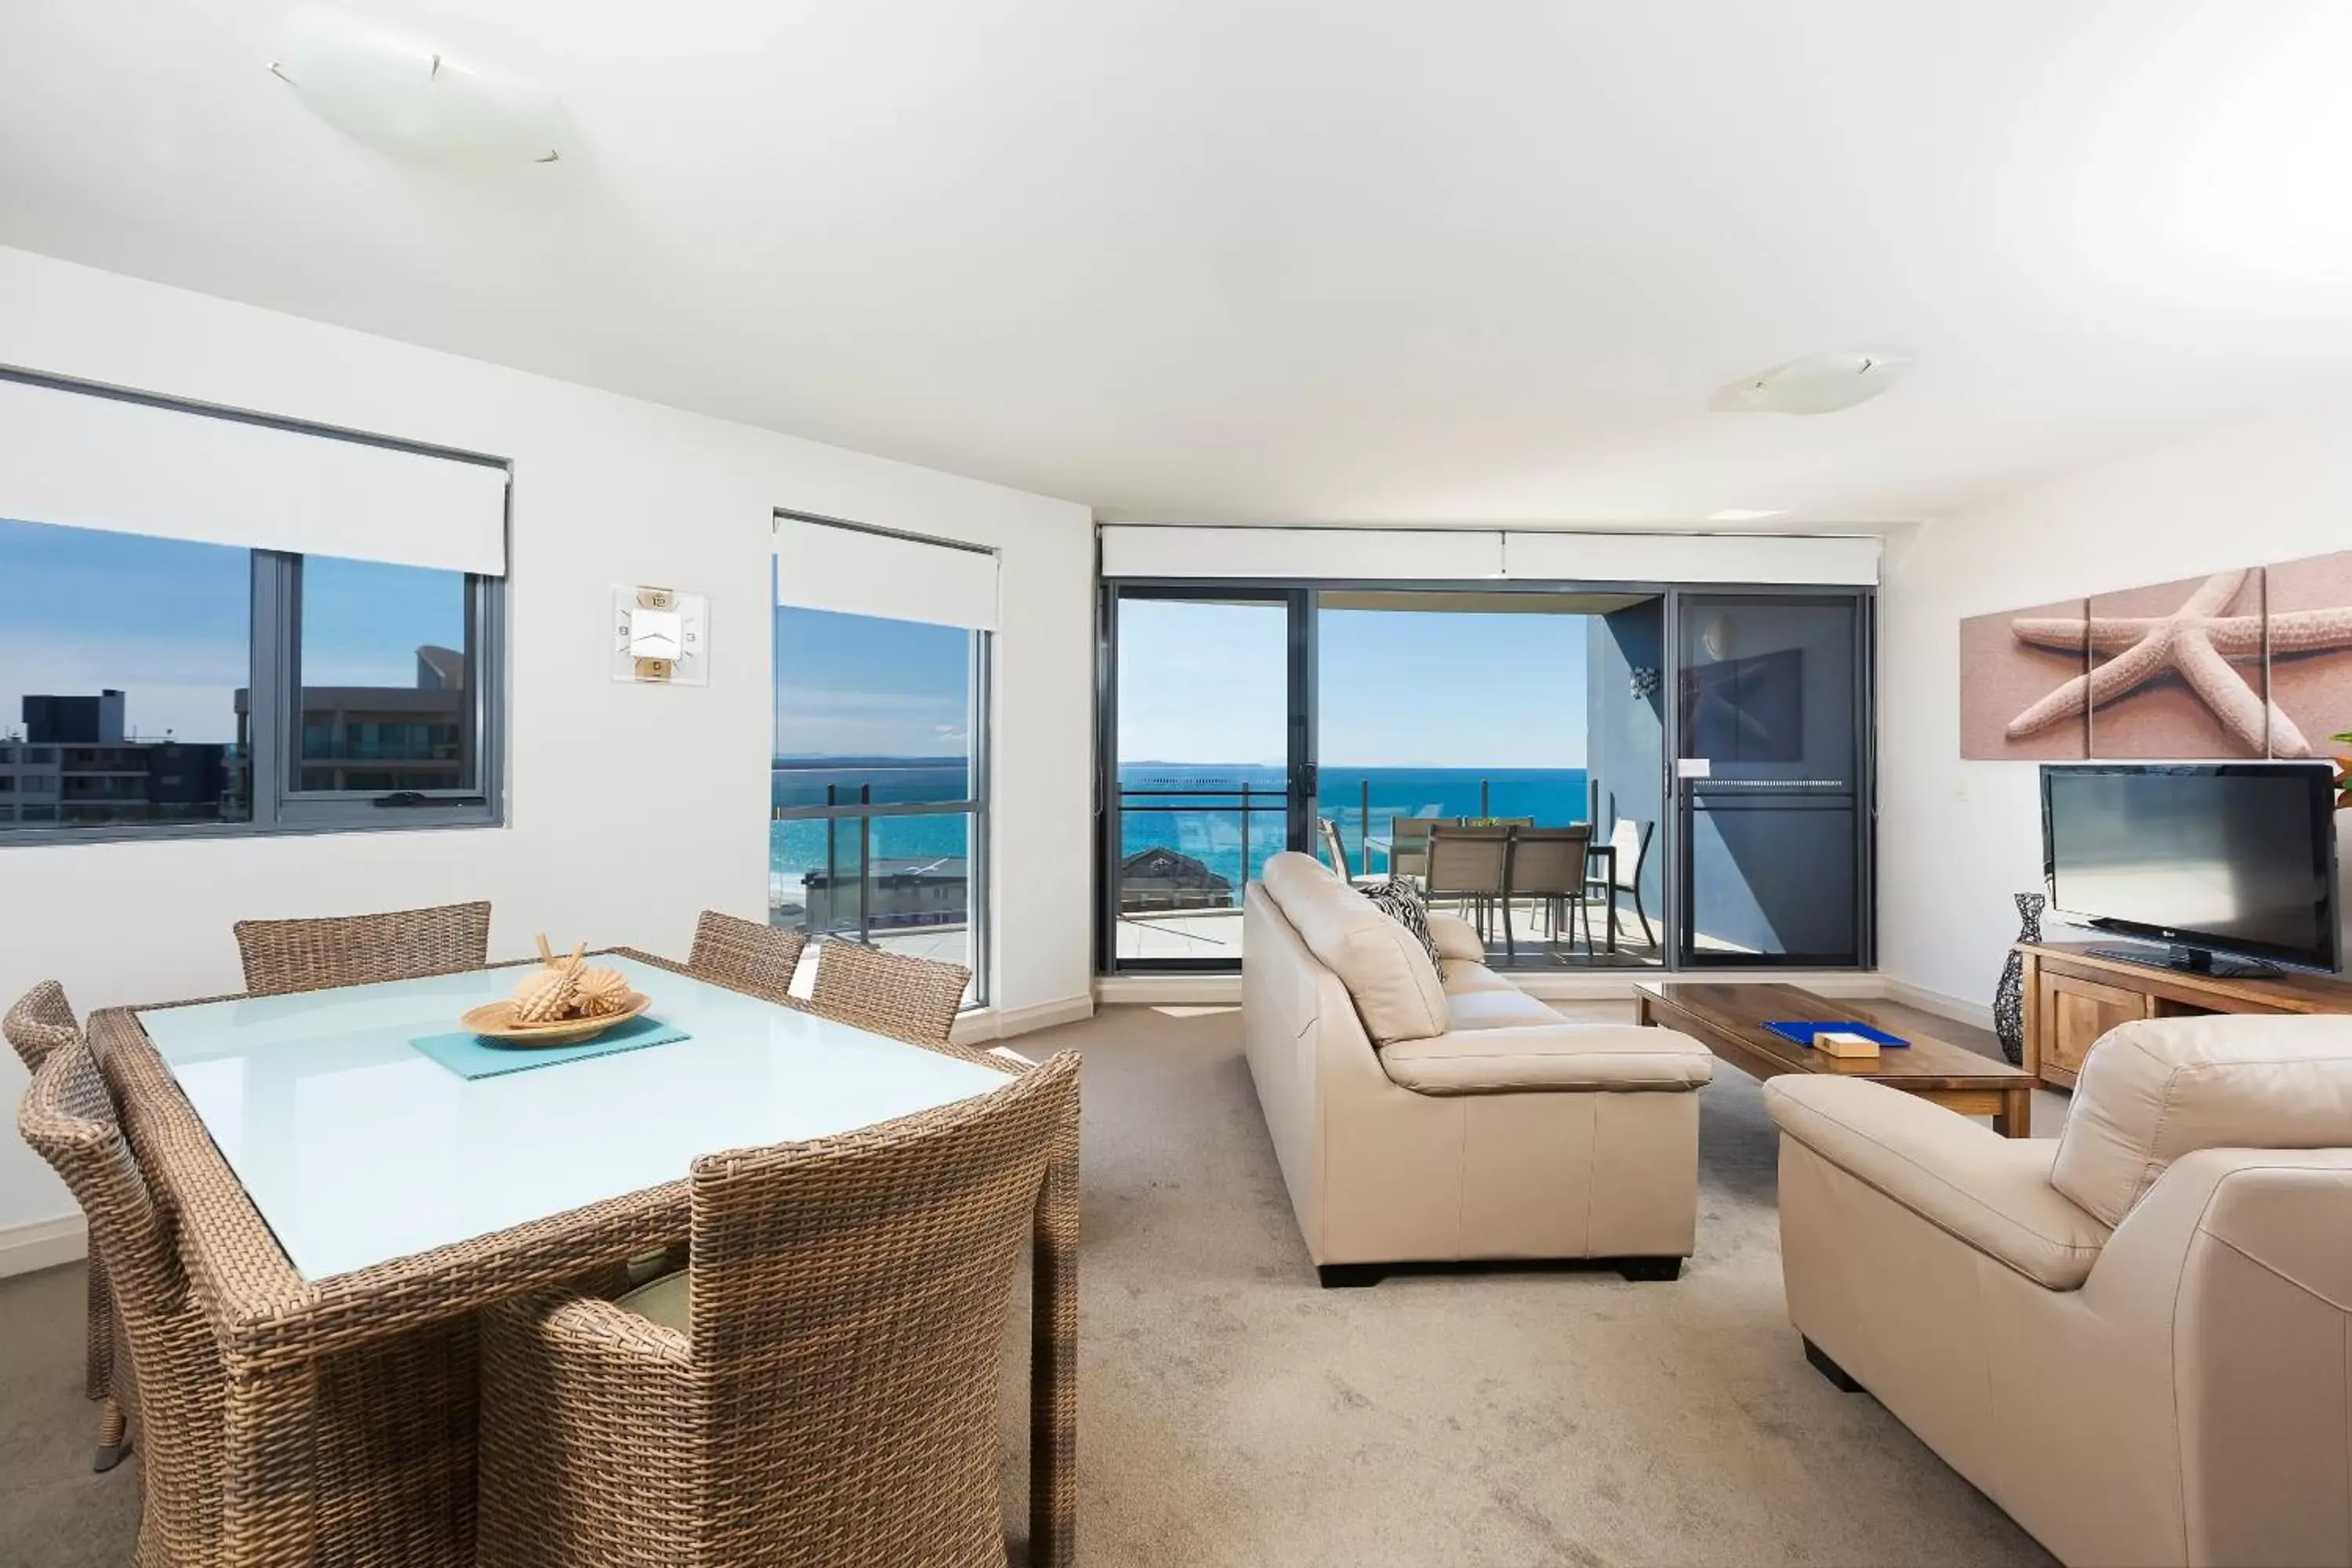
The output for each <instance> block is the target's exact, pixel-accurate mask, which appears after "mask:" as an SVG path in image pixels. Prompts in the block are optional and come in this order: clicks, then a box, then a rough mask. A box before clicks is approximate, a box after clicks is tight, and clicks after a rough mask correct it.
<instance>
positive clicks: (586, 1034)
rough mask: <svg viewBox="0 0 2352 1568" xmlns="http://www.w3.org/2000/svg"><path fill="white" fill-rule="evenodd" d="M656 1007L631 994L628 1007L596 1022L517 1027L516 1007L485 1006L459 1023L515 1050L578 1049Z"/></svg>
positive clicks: (570, 1020)
mask: <svg viewBox="0 0 2352 1568" xmlns="http://www.w3.org/2000/svg"><path fill="white" fill-rule="evenodd" d="M652 1005H653V999H652V998H651V997H649V996H647V995H646V994H645V993H644V992H642V991H632V992H630V993H629V1005H627V1006H625V1007H624V1008H622V1009H621V1010H620V1011H619V1012H617V1013H604V1014H601V1015H599V1016H596V1017H593V1018H557V1019H554V1020H553V1021H551V1022H549V1023H545V1024H518V1023H516V1022H515V1005H514V1004H513V1003H512V1002H511V1001H508V1002H486V1003H484V1004H483V1005H481V1006H479V1007H475V1008H471V1009H469V1010H468V1011H467V1013H466V1015H465V1016H463V1017H461V1018H459V1019H458V1020H457V1022H458V1023H460V1024H462V1025H464V1026H466V1027H467V1029H469V1030H471V1031H472V1032H473V1033H475V1034H477V1035H479V1036H481V1037H484V1038H485V1039H491V1040H504V1041H506V1042H507V1043H508V1044H509V1045H513V1046H576V1045H578V1044H580V1043H581V1042H582V1041H583V1040H593V1039H594V1038H595V1037H597V1036H599V1035H601V1034H603V1033H604V1031H605V1030H607V1029H609V1028H611V1027H613V1026H614V1025H615V1024H625V1023H627V1022H628V1021H629V1020H630V1019H632V1018H634V1017H635V1016H637V1015H638V1014H640V1013H643V1012H644V1011H645V1010H646V1008H648V1007H650V1006H652Z"/></svg>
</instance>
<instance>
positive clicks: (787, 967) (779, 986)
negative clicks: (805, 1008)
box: [686, 910, 808, 1002]
mask: <svg viewBox="0 0 2352 1568" xmlns="http://www.w3.org/2000/svg"><path fill="white" fill-rule="evenodd" d="M807 945H808V934H807V933H806V932H805V931H788V930H786V929H785V928H783V927H782V926H769V925H759V924H756V923H755V922H753V921H743V920H737V919H736V918H735V917H734V916H733V915H722V914H720V913H719V911H718V910H703V911H702V918H701V919H700V920H698V921H695V922H694V947H693V949H692V950H691V951H690V952H688V954H687V956H686V966H687V968H688V969H690V970H692V971H693V972H694V973H697V974H698V975H700V976H702V977H703V978H704V979H706V980H710V981H714V982H716V983H717V984H720V985H726V986H730V987H732V988H733V989H735V990H737V991H749V992H751V993H752V994H755V995H760V996H764V997H766V998H767V999H768V1000H770V1001H772V1002H782V1001H784V1000H786V999H787V998H789V997H790V996H791V995H792V991H793V970H794V969H795V968H797V967H799V965H800V962H801V950H802V949H803V948H804V947H806V946H807Z"/></svg>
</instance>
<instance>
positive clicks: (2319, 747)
mask: <svg viewBox="0 0 2352 1568" xmlns="http://www.w3.org/2000/svg"><path fill="white" fill-rule="evenodd" d="M2267 575H2268V581H2269V584H2270V586H2269V592H2268V595H2266V597H2267V599H2268V601H2269V605H2270V616H2269V622H2270V653H2271V703H2272V706H2273V714H2272V719H2271V724H2272V733H2271V755H2273V756H2274V757H2312V756H2321V757H2327V756H2337V755H2340V754H2342V753H2344V752H2347V750H2352V748H2347V747H2346V746H2343V745H2341V744H2334V743H2331V742H2329V740H2328V737H2329V736H2330V735H2340V734H2342V733H2343V732H2344V731H2347V730H2352V550H2345V551H2338V552H2336V553H2335V554H2333V555H2318V556H2313V557H2311V558H2310V559H2308V560H2304V561H2286V562H2282V563H2279V564H2278V565H2276V566H2273V567H2272V568H2271V569H2270V571H2269V573H2268V574H2267Z"/></svg>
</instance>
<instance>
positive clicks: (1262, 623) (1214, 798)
mask: <svg viewBox="0 0 2352 1568" xmlns="http://www.w3.org/2000/svg"><path fill="white" fill-rule="evenodd" d="M1295 597H1296V596H1295V595H1290V594H1287V593H1285V592H1281V591H1278V590H1277V591H1273V592H1267V593H1225V594H1218V595H1215V596H1213V597H1207V596H1199V595H1185V594H1181V593H1173V592H1167V591H1160V590H1124V589H1123V590H1120V591H1119V592H1118V593H1116V594H1115V595H1112V596H1111V599H1110V602H1109V605H1108V616H1109V617H1110V619H1109V624H1108V626H1107V627H1106V632H1107V637H1108V642H1109V644H1110V646H1111V647H1112V648H1114V649H1115V653H1114V655H1113V657H1112V658H1111V661H1110V668H1111V669H1112V671H1113V672H1114V673H1113V679H1111V680H1110V681H1109V682H1108V689H1106V691H1105V693H1104V695H1105V707H1106V710H1107V715H1106V716H1107V724H1106V729H1107V731H1108V742H1109V744H1108V748H1107V749H1108V752H1109V754H1110V756H1111V757H1112V758H1113V759H1114V762H1113V767H1112V770H1111V774H1110V778H1109V780H1108V788H1107V791H1106V795H1107V798H1106V800H1105V803H1104V804H1105V813H1104V817H1105V824H1106V838H1105V843H1104V864H1105V867H1106V869H1107V872H1108V876H1107V880H1108V883H1109V887H1108V898H1107V899H1106V900H1105V903H1106V909H1105V911H1104V912H1105V916H1106V921H1107V925H1108V929H1107V930H1106V931H1105V932H1104V934H1103V943H1102V945H1103V952H1104V956H1105V958H1106V960H1107V961H1108V963H1109V965H1110V966H1112V967H1115V968H1118V969H1147V970H1148V969H1202V968H1219V969H1222V968H1230V967H1232V966H1233V965H1234V964H1235V963H1238V962H1239V961H1240V958H1241V943H1242V895H1243V891H1244V889H1245V888H1246V887H1247V886H1248V884H1249V881H1250V879H1252V878H1254V877H1255V876H1256V875H1257V874H1258V873H1259V872H1260V870H1262V869H1263V868H1265V863H1266V861H1267V860H1268V859H1269V858H1272V857H1273V856H1275V855H1276V854H1277V853H1278V852H1280V851H1281V850H1283V849H1286V848H1293V847H1300V846H1301V845H1302V844H1303V837H1302V829H1301V822H1300V818H1301V816H1302V815H1303V811H1302V803H1303V801H1304V800H1305V799H1307V796H1308V795H1309V793H1310V792H1309V791H1308V790H1307V789H1306V788H1304V787H1303V786H1302V785H1301V784H1300V774H1301V773H1302V772H1303V771H1304V768H1305V765H1306V759H1305V758H1304V756H1303V755H1302V754H1301V752H1302V747H1301V731H1302V726H1301V725H1300V724H1298V723H1297V722H1295V721H1294V701H1293V699H1294V696H1295V694H1296V688H1297V684H1298V681H1297V677H1296V669H1297V664H1298V662H1299V658H1298V654H1297V650H1296V649H1295V647H1294V638H1295V632H1296V624H1297V605H1296V604H1295V603H1294V599H1295Z"/></svg>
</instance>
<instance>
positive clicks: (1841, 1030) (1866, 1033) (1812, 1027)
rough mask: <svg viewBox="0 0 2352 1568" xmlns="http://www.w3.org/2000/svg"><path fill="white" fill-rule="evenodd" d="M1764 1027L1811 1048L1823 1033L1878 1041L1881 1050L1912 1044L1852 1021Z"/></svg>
mask: <svg viewBox="0 0 2352 1568" xmlns="http://www.w3.org/2000/svg"><path fill="white" fill-rule="evenodd" d="M1765 1027H1766V1028H1768V1029H1769V1030H1771V1031H1772V1032H1773V1033H1774V1034H1776V1035H1778V1036H1780V1037H1781V1038H1782V1039H1784V1040H1794V1041H1796V1042H1797V1044H1799V1045H1801V1046H1811V1044H1812V1043H1813V1037H1814V1036H1815V1035H1819V1034H1823V1033H1828V1034H1832V1035H1860V1036H1861V1037H1863V1038H1864V1039H1865V1040H1875V1041H1877V1042H1878V1044H1879V1046H1880V1047H1881V1048H1887V1047H1895V1046H1907V1045H1909V1044H1910V1043H1911V1042H1910V1041H1908V1040H1906V1039H1905V1038H1903V1037H1901V1036H1900V1035H1890V1034H1888V1033H1887V1032H1886V1031H1885V1030H1884V1029H1874V1028H1872V1027H1871V1026H1869V1025H1867V1024H1856V1023H1853V1022H1851V1021H1849V1022H1846V1023H1843V1024H1801V1023H1780V1024H1767V1025H1765Z"/></svg>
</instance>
